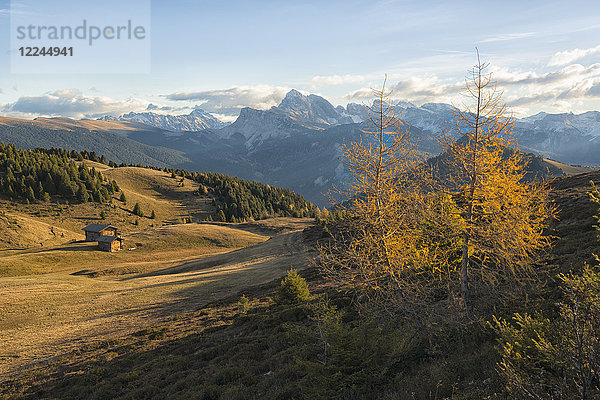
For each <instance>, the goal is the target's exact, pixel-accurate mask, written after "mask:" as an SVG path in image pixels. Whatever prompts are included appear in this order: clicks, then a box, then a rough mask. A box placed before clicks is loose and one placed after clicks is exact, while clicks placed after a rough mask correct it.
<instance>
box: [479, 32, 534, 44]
mask: <svg viewBox="0 0 600 400" xmlns="http://www.w3.org/2000/svg"><path fill="white" fill-rule="evenodd" d="M536 34H537V32H518V33H505V34H502V35H497V36H492V37H489V38H487V39H484V40H482V41H481V42H479V43H492V42H504V41H506V40H517V39H523V38H527V37H531V36H534V35H536Z"/></svg>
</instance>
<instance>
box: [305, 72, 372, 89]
mask: <svg viewBox="0 0 600 400" xmlns="http://www.w3.org/2000/svg"><path fill="white" fill-rule="evenodd" d="M367 79H368V78H367V77H366V76H364V75H350V74H346V75H327V76H320V75H317V76H315V77H313V78H312V79H311V84H312V87H320V86H333V85H344V84H346V83H357V82H363V81H365V80H367Z"/></svg>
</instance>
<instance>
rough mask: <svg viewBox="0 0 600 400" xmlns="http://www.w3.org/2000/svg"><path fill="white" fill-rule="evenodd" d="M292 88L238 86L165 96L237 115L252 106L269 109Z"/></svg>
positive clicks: (209, 109) (212, 110)
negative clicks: (241, 110) (194, 102)
mask: <svg viewBox="0 0 600 400" xmlns="http://www.w3.org/2000/svg"><path fill="white" fill-rule="evenodd" d="M289 90H290V88H287V87H281V86H268V85H258V86H238V87H233V88H229V89H222V90H207V91H202V92H175V93H171V94H168V95H165V97H166V98H167V99H169V100H173V101H196V102H200V103H201V104H200V105H201V107H202V108H203V109H204V110H206V111H208V112H211V113H218V114H226V115H234V114H235V115H237V114H239V111H240V109H242V108H244V107H252V108H258V109H267V108H270V107H272V106H276V105H277V104H279V103H280V102H281V100H282V99H283V98H284V97H285V95H286V93H287V92H288V91H289Z"/></svg>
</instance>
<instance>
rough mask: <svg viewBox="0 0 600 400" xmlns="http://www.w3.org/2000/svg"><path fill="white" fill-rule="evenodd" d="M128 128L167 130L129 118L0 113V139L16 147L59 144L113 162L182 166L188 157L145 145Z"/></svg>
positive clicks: (61, 146)
mask: <svg viewBox="0 0 600 400" xmlns="http://www.w3.org/2000/svg"><path fill="white" fill-rule="evenodd" d="M128 132H140V133H152V132H154V133H156V132H161V133H168V132H164V131H161V130H157V129H156V128H152V127H149V126H146V125H142V124H138V123H131V122H115V121H96V120H80V121H77V120H73V119H69V118H36V119H35V120H24V119H16V118H5V117H0V141H3V142H5V143H13V144H14V145H16V146H17V147H21V148H24V149H32V148H35V147H44V148H50V147H60V148H64V149H68V150H78V151H81V150H89V151H95V152H96V153H98V154H104V155H106V156H107V157H108V158H109V159H110V160H113V161H115V162H117V163H121V162H124V163H131V164H143V165H156V166H161V167H166V166H170V167H174V166H181V167H186V166H190V165H191V161H190V160H189V159H188V158H187V157H186V156H185V154H184V153H183V152H181V151H177V150H173V149H168V148H166V147H160V146H158V145H157V146H148V145H144V144H142V143H140V142H136V141H134V140H131V139H129V138H127V137H126V134H127V133H128Z"/></svg>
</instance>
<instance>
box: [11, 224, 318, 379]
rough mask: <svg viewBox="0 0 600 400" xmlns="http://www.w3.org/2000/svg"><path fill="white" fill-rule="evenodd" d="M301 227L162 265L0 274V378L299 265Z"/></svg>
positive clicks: (303, 257)
mask: <svg viewBox="0 0 600 400" xmlns="http://www.w3.org/2000/svg"><path fill="white" fill-rule="evenodd" d="M304 226H306V225H304ZM301 227H302V225H300V226H298V225H294V226H293V227H292V228H291V229H293V230H291V231H288V230H285V229H284V230H283V232H284V233H279V234H274V236H272V237H270V238H269V239H268V240H266V241H265V242H262V243H259V244H256V245H253V246H249V247H246V248H242V249H237V250H234V251H230V252H225V253H220V254H215V255H209V256H207V257H205V258H202V259H200V260H195V261H189V260H187V261H185V262H180V263H176V262H175V260H173V263H172V264H171V266H167V267H166V268H165V264H164V263H162V264H157V269H156V270H154V271H151V272H146V273H143V274H129V275H122V276H118V275H117V276H111V275H99V276H97V277H90V276H88V275H77V274H75V275H74V274H72V273H66V272H61V273H50V274H44V275H31V276H20V277H7V278H2V279H0V381H3V380H5V379H10V378H15V377H17V376H19V375H20V371H21V372H22V371H24V370H27V369H29V368H32V367H35V366H38V365H42V364H44V363H47V362H49V361H52V360H54V359H55V358H56V357H60V355H63V354H68V353H70V352H72V351H73V350H76V349H78V348H82V347H83V346H89V345H98V344H101V343H102V342H105V341H107V340H110V339H113V338H117V337H122V336H125V335H129V334H131V333H133V332H135V331H138V330H140V329H143V328H145V327H148V326H151V325H152V324H153V323H155V322H156V321H162V320H165V319H167V318H169V317H170V316H172V315H173V314H178V313H184V312H188V311H194V310H197V309H198V308H199V307H201V306H203V305H205V304H207V303H209V302H212V301H215V300H218V299H221V298H225V297H228V296H231V295H235V294H236V293H238V292H240V291H241V290H243V288H246V287H250V286H254V285H260V284H264V283H267V282H270V281H272V280H273V279H277V278H279V277H281V276H283V275H284V274H285V272H286V271H287V270H288V269H289V268H290V267H291V266H293V267H294V268H296V269H303V268H305V267H306V266H308V265H309V262H310V255H311V254H310V251H311V250H310V249H309V248H308V247H307V246H306V245H305V244H304V243H303V233H302V231H301V230H299V228H301ZM238 228H239V227H238ZM280 231H282V230H280ZM115 268H116V269H118V268H119V266H118V265H115ZM71 272H75V271H71Z"/></svg>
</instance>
